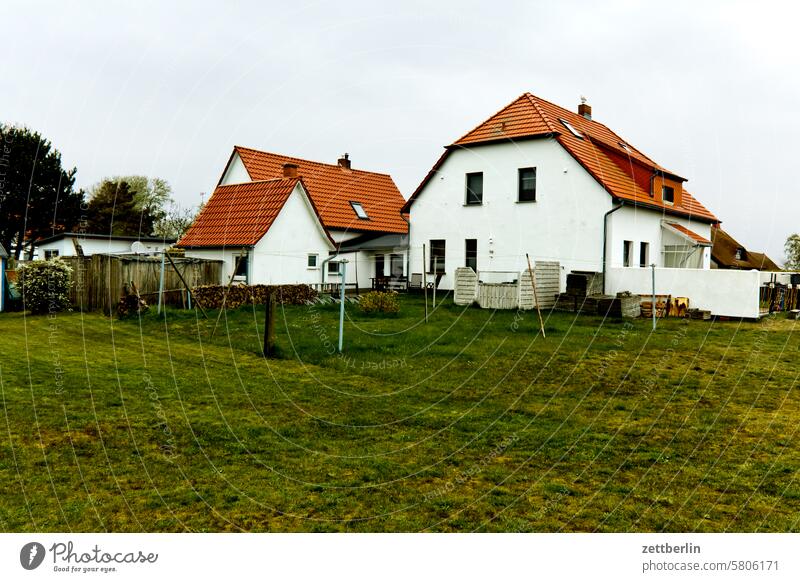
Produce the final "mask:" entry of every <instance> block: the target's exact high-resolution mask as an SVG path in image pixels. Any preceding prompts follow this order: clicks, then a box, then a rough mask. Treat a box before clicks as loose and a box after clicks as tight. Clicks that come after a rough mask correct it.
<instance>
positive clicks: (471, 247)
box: [464, 238, 478, 273]
mask: <svg viewBox="0 0 800 582" xmlns="http://www.w3.org/2000/svg"><path fill="white" fill-rule="evenodd" d="M464 243H465V244H464V247H465V253H464V254H465V255H466V261H465V262H464V266H466V267H470V268H472V270H473V271H475V272H476V273H477V272H478V239H475V238H468V239H467V240H465V241H464Z"/></svg>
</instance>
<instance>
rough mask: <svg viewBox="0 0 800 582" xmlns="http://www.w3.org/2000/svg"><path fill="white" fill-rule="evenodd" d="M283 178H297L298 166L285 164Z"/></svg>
mask: <svg viewBox="0 0 800 582" xmlns="http://www.w3.org/2000/svg"><path fill="white" fill-rule="evenodd" d="M283 177H284V178H297V164H292V163H286V164H283Z"/></svg>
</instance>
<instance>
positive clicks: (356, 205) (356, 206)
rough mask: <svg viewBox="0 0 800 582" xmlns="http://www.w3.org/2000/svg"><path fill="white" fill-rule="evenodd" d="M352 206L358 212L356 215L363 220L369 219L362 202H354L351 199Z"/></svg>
mask: <svg viewBox="0 0 800 582" xmlns="http://www.w3.org/2000/svg"><path fill="white" fill-rule="evenodd" d="M350 206H352V207H353V211H354V212H355V213H356V216H358V217H359V218H360V219H361V220H369V215H368V214H367V211H366V210H364V207H363V206H361V202H353V201H352V200H351V201H350Z"/></svg>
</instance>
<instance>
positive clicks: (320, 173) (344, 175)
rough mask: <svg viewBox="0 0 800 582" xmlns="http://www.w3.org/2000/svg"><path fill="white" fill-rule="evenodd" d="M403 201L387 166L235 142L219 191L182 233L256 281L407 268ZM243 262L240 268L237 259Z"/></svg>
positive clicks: (395, 274) (185, 242) (226, 272)
mask: <svg viewBox="0 0 800 582" xmlns="http://www.w3.org/2000/svg"><path fill="white" fill-rule="evenodd" d="M404 203H405V200H404V199H403V197H402V195H401V194H400V191H399V190H398V189H397V187H396V186H395V184H394V182H393V181H392V178H391V176H389V175H388V174H379V173H375V172H367V171H364V170H354V169H352V167H351V161H350V159H349V156H348V155H347V154H345V155H344V156H343V157H342V158H340V159H339V160H338V163H337V164H323V163H320V162H312V161H308V160H302V159H299V158H292V157H288V156H282V155H278V154H271V153H267V152H261V151H258V150H253V149H249V148H243V147H239V146H236V147H235V148H234V150H233V153H232V154H231V156H230V159H229V160H228V163H227V165H226V167H225V170H224V171H223V173H222V177H221V178H220V180H219V184H218V185H217V188H216V190H215V191H214V194H213V195H212V196H211V198H210V199H209V201H208V203H207V204H206V205H205V206H204V207H203V209H202V211H201V212H200V214H199V216H198V217H197V219H196V220H195V222H194V224H193V225H192V226H191V227H190V229H189V230H188V231H187V233H186V235H184V237H183V238H182V239H181V240H180V241H179V242H178V246H179V247H182V248H184V249H185V250H186V255H187V256H189V257H199V258H210V259H222V260H223V261H224V262H225V268H224V269H223V275H222V276H223V282H227V280H228V279H229V278H230V277H231V275H232V274H233V273H234V269H237V271H236V275H237V278H239V279H240V280H243V281H247V282H248V283H251V284H252V283H271V284H286V283H307V284H319V283H327V282H336V283H338V282H340V280H341V279H340V276H339V274H338V268H339V263H338V261H339V260H342V259H346V260H347V261H348V265H347V273H346V275H347V282H348V283H355V282H356V281H357V282H358V284H359V286H360V287H362V288H364V287H370V286H371V285H372V284H373V282H374V281H375V279H376V278H377V279H379V280H382V279H383V278H387V279H388V278H393V279H394V280H395V281H402V280H403V279H404V277H405V276H406V260H407V259H406V257H407V251H406V249H407V247H408V223H407V222H406V221H405V219H404V218H403V216H402V214H401V212H400V209H401V208H402V206H403V204H404ZM237 265H238V268H237Z"/></svg>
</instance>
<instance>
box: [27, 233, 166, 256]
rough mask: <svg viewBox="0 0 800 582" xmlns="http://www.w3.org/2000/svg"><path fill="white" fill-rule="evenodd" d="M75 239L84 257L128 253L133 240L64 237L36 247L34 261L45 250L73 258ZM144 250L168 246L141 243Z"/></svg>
mask: <svg viewBox="0 0 800 582" xmlns="http://www.w3.org/2000/svg"><path fill="white" fill-rule="evenodd" d="M73 238H77V239H78V242H79V243H80V245H81V248H82V249H83V254H84V255H85V256H87V257H88V256H90V255H95V254H101V253H102V254H121V253H130V252H132V251H131V245H132V244H133V242H134V241H133V240H114V239H111V240H104V239H95V238H81V237H64V238H62V239H60V240H56V241H52V242H48V243H45V244H41V245H36V247H35V249H34V257H33V258H34V259H44V254H45V253H44V251H45V250H57V251H58V256H60V257H73V256H75V255H76V252H75V245H74V244H73V243H72V239H73ZM141 242H142V245H143V246H144V248H145V252H148V253H150V252H153V253H154V252H158V251H161V250H163V249H164V248H165V247H168V246H170V244H171V243H170V244H164V243H162V242H159V241H141Z"/></svg>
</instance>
